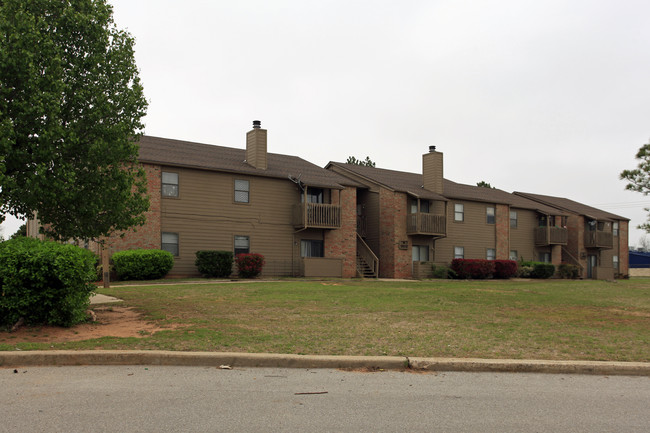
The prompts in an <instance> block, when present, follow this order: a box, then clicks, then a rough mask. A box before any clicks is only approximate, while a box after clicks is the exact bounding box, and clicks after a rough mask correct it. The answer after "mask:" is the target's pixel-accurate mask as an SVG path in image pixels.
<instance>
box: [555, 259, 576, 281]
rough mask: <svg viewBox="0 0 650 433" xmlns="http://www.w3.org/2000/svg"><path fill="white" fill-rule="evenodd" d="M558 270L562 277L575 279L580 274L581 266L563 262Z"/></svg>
mask: <svg viewBox="0 0 650 433" xmlns="http://www.w3.org/2000/svg"><path fill="white" fill-rule="evenodd" d="M557 272H558V274H559V275H560V278H566V279H572V280H575V279H576V278H578V277H579V276H580V267H578V266H576V265H572V264H570V263H562V264H561V265H560V266H559V267H558V269H557Z"/></svg>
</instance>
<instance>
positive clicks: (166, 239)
mask: <svg viewBox="0 0 650 433" xmlns="http://www.w3.org/2000/svg"><path fill="white" fill-rule="evenodd" d="M161 248H162V249H163V250H164V251H169V252H170V253H172V255H173V256H174V257H177V256H178V233H169V232H163V233H162V239H161Z"/></svg>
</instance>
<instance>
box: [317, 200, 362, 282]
mask: <svg viewBox="0 0 650 433" xmlns="http://www.w3.org/2000/svg"><path fill="white" fill-rule="evenodd" d="M332 203H333V204H336V203H339V204H340V206H341V228H339V229H336V230H327V231H326V232H325V235H324V238H325V242H324V243H325V247H324V248H325V251H324V253H325V257H326V258H336V259H341V260H342V262H343V275H342V276H343V278H353V277H355V276H356V273H357V268H356V255H357V207H356V203H357V190H356V188H346V189H344V190H342V191H338V190H333V191H332Z"/></svg>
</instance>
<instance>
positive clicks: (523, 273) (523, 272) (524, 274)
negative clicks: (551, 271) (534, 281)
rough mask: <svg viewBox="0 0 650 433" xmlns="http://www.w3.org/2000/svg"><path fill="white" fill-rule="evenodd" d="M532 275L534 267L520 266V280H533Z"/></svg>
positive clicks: (518, 272) (518, 269) (518, 271)
mask: <svg viewBox="0 0 650 433" xmlns="http://www.w3.org/2000/svg"><path fill="white" fill-rule="evenodd" d="M532 275H533V267H532V266H530V265H522V264H520V265H519V266H518V267H517V276H518V277H519V278H532Z"/></svg>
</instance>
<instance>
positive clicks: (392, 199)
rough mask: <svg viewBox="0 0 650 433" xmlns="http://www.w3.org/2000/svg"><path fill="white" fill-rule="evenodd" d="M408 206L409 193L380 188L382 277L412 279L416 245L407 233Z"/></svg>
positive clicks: (380, 273)
mask: <svg viewBox="0 0 650 433" xmlns="http://www.w3.org/2000/svg"><path fill="white" fill-rule="evenodd" d="M406 206H407V198H406V194H405V193H401V192H396V191H389V190H387V189H385V188H382V189H381V190H380V191H379V212H380V217H379V249H380V251H379V276H380V277H384V278H411V277H412V276H413V271H412V253H411V248H412V244H411V240H410V239H409V237H408V236H407V235H406V211H407V207H406ZM402 244H403V245H402ZM400 245H402V247H401V248H400ZM404 247H406V248H404Z"/></svg>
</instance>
